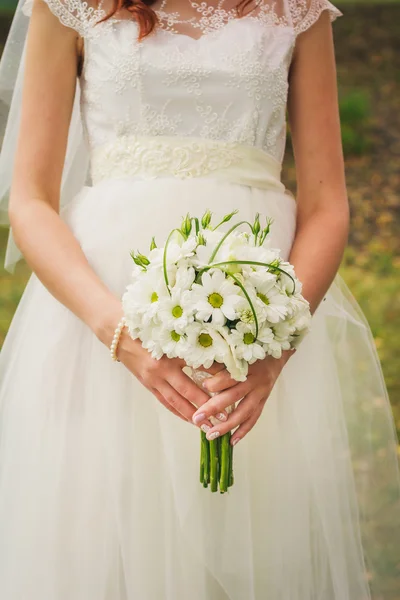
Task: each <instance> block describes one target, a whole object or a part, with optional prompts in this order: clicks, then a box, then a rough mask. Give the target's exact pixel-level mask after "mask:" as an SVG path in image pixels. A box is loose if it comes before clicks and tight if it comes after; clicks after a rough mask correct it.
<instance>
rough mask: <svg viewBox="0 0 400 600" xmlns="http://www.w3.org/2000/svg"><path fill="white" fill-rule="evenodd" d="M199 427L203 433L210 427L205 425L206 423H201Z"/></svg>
mask: <svg viewBox="0 0 400 600" xmlns="http://www.w3.org/2000/svg"><path fill="white" fill-rule="evenodd" d="M200 429H201V430H202V431H204V433H207V432H208V431H210V429H211V427H210V426H209V425H206V424H205V423H204V425H202V426H201V427H200Z"/></svg>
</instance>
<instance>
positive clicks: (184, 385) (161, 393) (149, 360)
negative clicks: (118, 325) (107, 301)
mask: <svg viewBox="0 0 400 600" xmlns="http://www.w3.org/2000/svg"><path fill="white" fill-rule="evenodd" d="M117 357H118V360H119V361H120V362H121V363H123V364H124V365H125V366H126V368H127V369H129V371H130V372H131V373H133V375H135V377H136V378H137V379H138V380H139V381H140V383H142V384H143V385H144V386H145V387H146V388H147V389H148V390H149V391H150V392H151V393H152V394H154V395H155V396H156V398H157V399H158V400H159V401H160V402H161V404H163V405H164V406H165V407H166V408H167V409H168V410H170V411H171V412H172V413H174V414H175V415H177V416H178V417H180V418H181V419H183V420H184V421H188V422H190V423H193V421H192V417H193V415H194V413H195V412H196V410H197V407H198V406H201V405H202V404H204V402H206V401H207V400H208V398H209V396H208V394H207V393H206V392H203V391H202V390H201V389H200V388H199V387H198V386H197V385H196V384H195V383H194V382H193V381H192V380H191V379H190V377H188V375H185V373H184V372H183V370H182V369H183V367H184V366H185V362H184V361H183V360H181V359H178V358H173V359H170V358H167V357H166V356H163V357H162V358H161V359H160V360H156V359H155V358H153V357H152V356H151V354H150V352H148V351H147V350H146V349H145V348H143V346H142V344H141V342H140V340H133V339H132V338H131V337H130V336H129V334H128V333H127V331H126V330H124V331H123V332H122V335H121V338H120V341H119V345H118V349H117ZM201 425H202V429H203V431H208V429H207V427H209V428H211V427H212V424H211V423H210V422H209V421H205V422H202V423H201ZM204 425H205V427H204Z"/></svg>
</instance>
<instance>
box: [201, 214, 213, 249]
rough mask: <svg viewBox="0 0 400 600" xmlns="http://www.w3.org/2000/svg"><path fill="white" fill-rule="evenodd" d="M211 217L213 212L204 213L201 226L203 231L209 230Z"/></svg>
mask: <svg viewBox="0 0 400 600" xmlns="http://www.w3.org/2000/svg"><path fill="white" fill-rule="evenodd" d="M211 216H212V213H211V211H210V210H206V212H205V213H204V215H203V216H202V218H201V226H202V228H203V229H207V228H208V226H209V225H210V223H211ZM203 245H205V244H203Z"/></svg>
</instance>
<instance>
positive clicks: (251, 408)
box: [207, 390, 263, 440]
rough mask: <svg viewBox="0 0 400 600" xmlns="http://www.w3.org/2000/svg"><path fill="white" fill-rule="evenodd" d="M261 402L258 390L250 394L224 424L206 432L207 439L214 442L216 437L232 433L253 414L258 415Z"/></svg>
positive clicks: (261, 395)
mask: <svg viewBox="0 0 400 600" xmlns="http://www.w3.org/2000/svg"><path fill="white" fill-rule="evenodd" d="M262 400H263V394H262V392H260V391H258V390H257V391H253V392H251V393H250V394H249V395H248V396H246V397H245V398H244V399H243V400H242V401H241V402H240V403H239V405H238V406H237V408H236V409H235V410H234V411H233V412H232V413H231V414H230V415H229V418H228V420H227V421H226V423H221V424H220V425H216V426H214V427H212V428H211V429H210V430H209V431H208V432H207V439H209V440H215V439H216V438H217V437H220V436H221V435H224V434H225V433H228V431H232V429H235V428H236V427H239V426H240V425H241V424H242V423H244V422H245V421H247V420H248V419H250V418H251V416H252V415H253V413H255V412H256V413H258V411H259V410H260V404H261V402H262ZM257 418H258V417H257ZM235 433H236V432H235Z"/></svg>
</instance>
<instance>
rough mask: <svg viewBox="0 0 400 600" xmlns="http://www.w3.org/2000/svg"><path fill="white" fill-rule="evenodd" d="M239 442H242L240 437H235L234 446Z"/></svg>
mask: <svg viewBox="0 0 400 600" xmlns="http://www.w3.org/2000/svg"><path fill="white" fill-rule="evenodd" d="M238 442H240V438H235V439H234V440H232V446H236V444H237V443H238Z"/></svg>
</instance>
